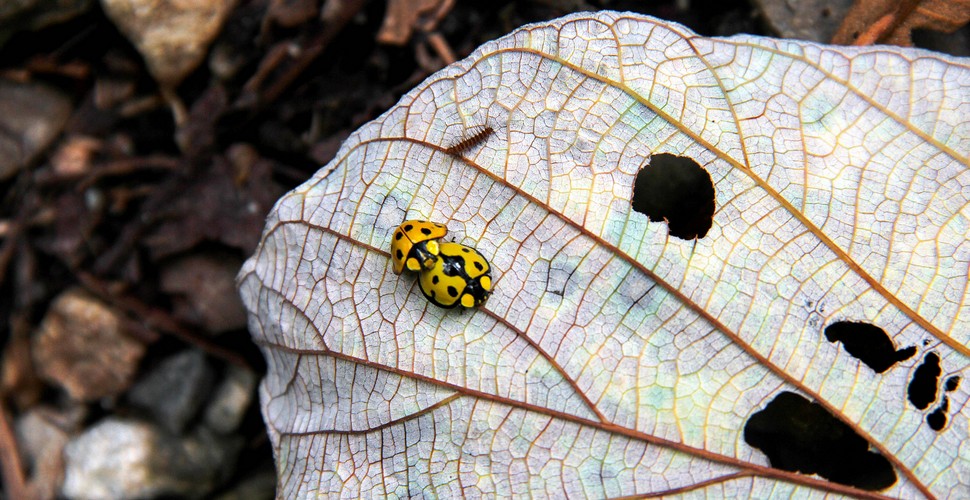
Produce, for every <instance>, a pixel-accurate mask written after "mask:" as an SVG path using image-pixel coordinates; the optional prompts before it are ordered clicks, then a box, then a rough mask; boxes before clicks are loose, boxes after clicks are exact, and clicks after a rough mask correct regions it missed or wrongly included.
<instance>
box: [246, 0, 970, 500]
mask: <svg viewBox="0 0 970 500" xmlns="http://www.w3.org/2000/svg"><path fill="white" fill-rule="evenodd" d="M966 63H967V61H966V60H962V59H954V58H948V57H945V56H940V55H936V54H933V53H929V52H925V51H918V50H907V49H899V48H889V47H870V48H846V47H829V46H823V45H816V44H810V43H804V42H795V41H785V40H773V39H767V38H756V37H749V36H739V37H732V38H727V39H716V38H704V37H700V36H697V35H695V34H694V33H692V32H690V31H689V30H687V29H685V28H683V27H681V26H678V25H675V24H668V23H665V22H662V21H659V20H656V19H652V18H648V17H641V16H636V15H632V14H618V13H611V12H602V13H597V14H581V15H574V16H570V17H566V18H563V19H559V20H556V21H553V22H551V23H549V24H544V25H532V26H527V27H525V28H522V29H520V30H518V31H516V32H514V33H512V34H511V35H509V36H507V37H505V38H502V39H499V40H496V41H494V42H490V43H487V44H485V45H484V46H482V47H481V48H479V49H478V50H476V51H475V52H474V53H473V54H472V55H471V56H470V57H468V58H467V59H465V60H463V61H460V62H458V63H456V64H454V65H452V66H449V67H447V68H445V69H444V70H442V71H441V72H439V73H437V74H435V75H433V76H432V77H431V78H429V79H428V80H427V81H425V82H424V83H423V84H421V85H420V86H419V87H418V88H416V89H414V90H413V91H412V92H410V93H408V94H407V95H405V96H404V97H403V98H402V99H401V101H400V102H399V103H398V104H397V105H396V106H395V107H394V108H392V109H391V110H389V111H388V112H387V113H385V114H384V115H383V116H381V117H380V118H378V119H377V120H375V121H373V122H371V123H369V124H367V125H365V126H364V127H362V128H361V129H360V130H359V131H357V132H356V133H355V134H353V135H352V136H351V137H350V138H349V139H348V140H347V141H346V143H345V144H344V145H343V147H342V148H341V150H340V152H339V153H338V154H337V157H336V158H335V159H334V161H333V162H331V163H330V164H328V165H326V166H325V167H324V168H322V169H321V170H320V171H319V172H318V173H317V174H316V175H315V176H314V177H313V178H312V179H310V180H309V181H307V182H306V183H305V184H304V185H302V186H300V187H298V188H297V189H295V190H294V191H292V192H290V193H289V194H287V195H286V196H284V197H283V198H282V199H281V200H280V201H279V203H278V204H277V206H276V208H275V209H274V211H273V212H272V213H271V214H270V217H269V220H268V222H267V227H266V232H265V234H264V239H263V242H262V244H261V246H260V248H259V249H258V251H257V253H256V254H255V255H254V256H253V257H252V258H251V259H250V260H249V261H248V262H247V263H246V265H245V266H244V268H243V270H242V272H241V274H240V289H241V293H242V295H243V299H244V302H245V304H246V306H247V308H248V309H249V311H250V329H251V330H252V333H253V336H254V338H255V339H256V342H257V343H258V344H259V345H260V346H261V348H262V349H263V352H264V353H265V356H266V359H267V363H268V373H267V376H266V378H265V380H264V381H263V383H262V386H261V396H262V403H263V412H264V415H265V418H266V422H267V424H268V426H269V432H270V436H271V438H272V441H273V444H274V447H275V449H276V458H277V462H278V463H277V465H278V469H279V480H280V490H279V491H280V492H279V494H280V495H281V496H283V497H285V498H294V497H305V496H313V495H317V494H336V493H339V494H340V495H343V496H348V497H354V496H383V495H392V496H442V497H454V496H458V495H468V496H480V495H484V496H496V495H498V496H510V495H524V494H529V493H531V494H534V495H540V496H545V495H548V496H552V497H560V496H562V495H563V494H569V495H575V496H584V495H585V496H593V497H603V496H611V497H612V496H622V495H648V494H649V495H656V494H662V493H676V492H686V491H693V492H697V493H701V494H704V495H709V496H714V497H762V498H763V497H784V496H789V495H791V496H797V497H806V496H809V495H811V496H822V495H823V494H825V493H826V492H829V493H831V492H836V493H849V494H858V495H865V494H869V493H867V492H864V491H862V490H858V489H854V488H851V487H848V486H843V485H840V484H836V483H831V482H828V481H826V480H825V479H821V478H819V477H818V476H808V475H802V474H797V473H793V472H786V471H782V470H779V469H776V468H772V467H771V466H770V464H769V461H768V458H767V457H766V456H765V455H764V454H763V453H762V452H761V451H759V450H757V449H755V448H752V447H751V446H750V445H748V444H747V443H746V442H745V440H744V437H743V429H744V425H745V422H746V421H747V420H748V419H749V418H750V417H751V416H752V415H753V414H754V413H756V412H758V411H759V410H761V409H762V408H763V407H764V406H765V404H766V403H768V402H769V401H770V400H772V398H774V397H775V396H776V395H777V394H779V393H780V392H782V391H791V392H795V393H799V394H801V395H803V396H805V397H807V398H808V399H811V400H813V401H817V402H818V403H820V404H821V405H822V406H823V407H824V408H825V409H826V410H828V411H829V412H830V413H832V414H833V415H835V416H836V417H837V418H838V419H839V420H841V421H843V422H845V423H847V424H849V425H850V426H851V427H852V428H853V429H854V430H855V431H857V432H858V433H859V434H861V435H862V436H863V437H865V439H866V440H868V441H869V443H870V445H871V446H872V450H873V451H875V452H877V453H879V454H881V455H883V456H884V457H886V459H888V460H889V461H890V463H891V464H892V466H893V468H894V470H895V473H896V476H897V478H898V480H897V481H896V482H895V483H894V484H893V485H892V486H891V487H889V488H888V489H885V490H883V491H881V492H880V493H882V494H885V495H890V496H894V497H932V496H938V497H961V496H967V495H970V445H968V444H967V443H970V440H968V436H967V434H968V420H967V416H966V412H964V411H963V409H964V407H965V405H966V401H967V385H968V384H962V385H960V387H959V388H958V389H956V390H955V391H952V392H949V393H947V394H946V397H947V398H948V402H949V407H948V408H949V411H948V412H947V417H948V423H947V425H946V426H945V428H943V429H942V430H941V431H934V430H932V429H930V428H929V427H928V426H927V424H926V422H925V421H924V419H925V415H926V413H927V412H928V411H929V410H926V411H921V410H918V409H916V408H914V407H913V405H912V404H910V403H909V402H908V401H907V399H906V391H907V385H908V384H909V381H910V379H911V378H912V375H913V371H914V370H915V369H916V366H917V365H918V364H919V363H920V362H921V360H922V359H923V356H924V354H925V353H927V352H935V353H937V354H938V355H939V356H940V358H941V366H942V371H943V376H944V377H948V376H952V375H960V374H962V373H963V372H964V371H965V369H966V368H967V363H968V354H970V349H968V347H967V343H968V337H970V328H968V324H970V292H968V278H967V275H968V265H970V242H968V239H970V238H968V236H970V204H968V198H970V172H968V158H967V152H968V151H970V119H968V117H970V71H968V68H967V64H966ZM484 126H487V127H491V128H492V129H493V130H494V133H493V134H491V135H489V136H488V137H486V138H485V140H484V142H482V143H481V144H479V145H476V146H474V147H472V148H469V149H468V150H467V151H463V152H462V153H461V154H452V153H454V151H452V150H450V147H451V146H454V145H455V144H456V143H459V142H460V141H462V140H463V139H465V138H467V137H469V136H470V135H474V133H475V131H476V130H480V129H481V127H484ZM659 153H670V154H674V155H678V156H684V157H688V158H692V159H693V160H695V161H696V162H698V163H699V164H700V165H701V166H702V167H703V168H704V169H705V170H706V171H707V172H708V173H709V174H710V177H711V180H712V181H713V183H714V188H715V213H714V217H713V225H712V228H711V229H710V231H709V232H708V233H707V234H706V236H704V237H702V238H700V239H697V240H695V241H685V240H681V239H679V238H674V237H670V236H669V235H668V229H667V225H666V224H665V223H664V222H662V221H661V222H650V221H649V220H648V218H647V217H646V216H645V215H643V214H640V213H638V212H635V211H633V210H632V209H631V202H630V200H631V197H632V193H633V185H634V180H635V177H636V174H637V172H638V171H639V170H640V168H641V167H643V166H644V165H645V164H647V163H649V161H650V158H651V155H656V154H659ZM406 218H418V219H429V220H433V221H437V222H443V223H446V224H447V225H448V228H449V230H450V237H453V238H454V239H455V241H458V242H460V243H464V244H466V245H469V246H473V247H475V248H476V249H478V250H479V251H480V252H482V254H483V255H485V256H486V257H487V258H488V259H489V260H490V262H491V264H492V268H493V270H492V276H493V279H494V282H495V284H494V293H493V295H492V297H491V298H490V299H489V300H488V302H487V303H486V304H485V306H484V307H483V308H480V309H477V310H470V311H459V310H444V309H440V308H437V307H435V306H433V305H431V304H430V303H429V302H428V301H427V300H426V299H425V298H424V297H423V296H422V294H421V292H420V290H419V288H418V286H417V283H416V279H415V277H414V276H413V275H407V274H406V275H403V276H398V275H395V274H393V273H392V272H391V267H390V262H389V257H388V249H389V248H390V237H391V233H392V231H393V230H394V228H395V227H397V225H398V224H400V223H401V221H403V220H404V219H406ZM842 320H848V321H864V322H868V323H871V324H875V325H877V326H879V327H880V328H882V329H884V330H885V331H886V332H887V333H888V335H889V336H890V337H891V338H892V340H893V343H894V344H895V346H897V347H904V346H917V348H918V349H919V353H918V355H917V356H914V357H913V358H910V359H908V360H906V361H903V362H900V363H898V364H897V365H895V366H894V367H893V368H892V369H890V370H888V371H886V372H884V373H881V374H880V373H875V372H874V371H872V370H871V369H869V368H867V367H866V365H864V364H863V363H860V361H859V360H857V359H856V358H854V357H853V356H851V355H849V354H848V353H847V352H846V350H845V349H844V348H843V347H842V345H841V344H839V343H832V342H828V341H827V340H826V339H825V335H824V334H823V331H824V328H825V327H826V326H827V325H830V324H832V323H834V322H836V321H842ZM940 394H941V395H940V397H941V398H942V397H943V396H942V390H940ZM930 409H932V408H930Z"/></svg>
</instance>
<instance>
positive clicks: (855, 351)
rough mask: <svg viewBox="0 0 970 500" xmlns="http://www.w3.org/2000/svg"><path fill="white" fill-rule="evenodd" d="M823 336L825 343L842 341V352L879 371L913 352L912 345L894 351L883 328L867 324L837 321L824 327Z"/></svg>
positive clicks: (902, 359) (913, 347)
mask: <svg viewBox="0 0 970 500" xmlns="http://www.w3.org/2000/svg"><path fill="white" fill-rule="evenodd" d="M825 338H826V339H828V341H829V342H842V347H844V348H845V352H847V353H849V354H851V355H852V357H854V358H856V359H858V360H859V361H862V362H863V363H865V364H866V366H868V367H869V368H872V370H873V371H875V372H876V373H882V372H884V371H886V370H888V369H889V368H891V367H892V366H893V365H894V364H896V363H898V362H900V361H904V360H907V359H909V358H911V357H913V355H914V354H916V347H915V346H909V347H907V348H905V349H900V350H898V351H897V350H896V346H894V345H893V341H892V339H890V338H889V335H887V334H886V332H885V330H883V329H882V328H879V327H878V326H876V325H873V324H870V323H861V322H854V321H838V322H836V323H832V324H831V325H829V326H827V327H826V328H825Z"/></svg>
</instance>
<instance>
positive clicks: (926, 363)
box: [906, 352, 943, 410]
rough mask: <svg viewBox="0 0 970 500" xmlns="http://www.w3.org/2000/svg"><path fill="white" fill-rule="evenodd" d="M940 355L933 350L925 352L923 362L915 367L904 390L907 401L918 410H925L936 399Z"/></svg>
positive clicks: (940, 371)
mask: <svg viewBox="0 0 970 500" xmlns="http://www.w3.org/2000/svg"><path fill="white" fill-rule="evenodd" d="M941 373H943V370H941V369H940V356H939V355H938V354H936V353H935V352H930V353H927V354H926V356H924V357H923V363H922V364H920V365H919V366H917V367H916V372H915V373H913V378H912V380H910V381H909V387H908V388H907V390H906V392H907V393H908V394H909V402H910V403H912V404H913V406H915V407H916V408H919V409H920V410H925V409H926V408H927V407H928V406H929V405H930V403H932V402H933V401H934V400H935V399H936V390H937V388H938V386H937V384H938V383H939V380H940V374H941Z"/></svg>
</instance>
